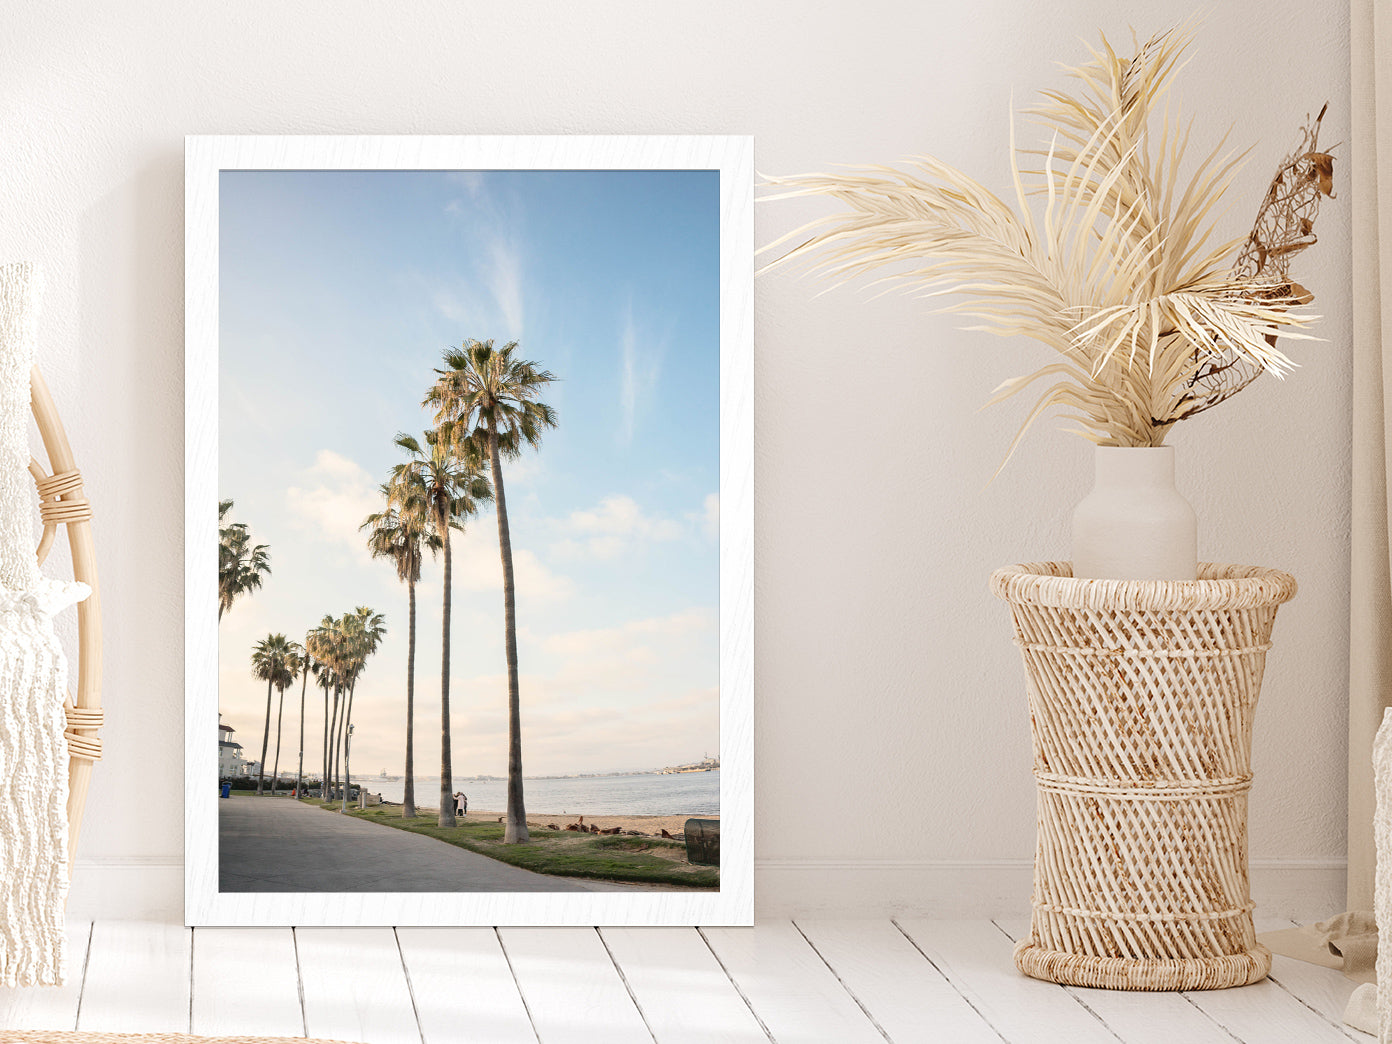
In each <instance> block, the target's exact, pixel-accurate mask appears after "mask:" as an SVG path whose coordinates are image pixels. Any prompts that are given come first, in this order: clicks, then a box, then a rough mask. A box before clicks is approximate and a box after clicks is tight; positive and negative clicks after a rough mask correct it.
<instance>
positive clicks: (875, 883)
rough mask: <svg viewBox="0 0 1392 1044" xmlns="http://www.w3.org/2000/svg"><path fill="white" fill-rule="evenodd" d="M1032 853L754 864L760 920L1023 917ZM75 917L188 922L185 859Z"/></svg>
mask: <svg viewBox="0 0 1392 1044" xmlns="http://www.w3.org/2000/svg"><path fill="white" fill-rule="evenodd" d="M1345 872H1346V864H1345V862H1344V861H1343V860H1341V859H1338V860H1335V859H1328V860H1311V859H1255V860H1253V861H1252V898H1253V899H1254V900H1255V901H1256V903H1257V915H1258V916H1259V917H1283V918H1292V919H1294V920H1299V921H1311V920H1319V919H1321V918H1324V917H1328V916H1329V915H1331V914H1333V913H1338V912H1339V911H1341V910H1343V909H1344V901H1345V900H1344V877H1345ZM1033 874H1034V867H1033V864H1032V863H1030V862H1029V861H1028V860H1014V859H998V860H960V861H958V860H934V861H921V860H894V859H864V860H810V859H808V860H793V859H761V860H757V861H756V862H755V864H754V887H755V893H754V894H755V900H754V902H755V913H756V916H757V917H760V918H773V917H806V916H818V915H820V916H846V917H871V916H878V917H896V916H918V917H943V918H966V917H1023V916H1027V915H1028V914H1029V898H1030V890H1031V886H1032V881H1033ZM68 916H69V917H70V918H72V919H74V920H118V921H165V922H171V921H172V922H175V923H183V920H184V865H183V863H181V862H176V861H172V860H168V859H79V860H78V861H77V865H76V867H75V869H74V873H73V882H72V888H71V890H70V892H69V895H68Z"/></svg>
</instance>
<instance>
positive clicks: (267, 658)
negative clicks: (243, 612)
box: [251, 634, 295, 794]
mask: <svg viewBox="0 0 1392 1044" xmlns="http://www.w3.org/2000/svg"><path fill="white" fill-rule="evenodd" d="M290 645H291V643H290V642H289V641H288V640H287V639H286V637H285V635H283V634H268V635H267V636H266V637H265V638H263V639H261V641H259V642H257V643H256V647H255V648H254V649H253V650H252V653H251V673H252V674H253V675H254V676H255V677H257V678H259V679H260V680H261V681H263V682H265V683H266V729H265V731H264V732H263V733H262V734H261V764H260V765H258V766H257V769H256V793H257V794H261V793H262V791H263V790H264V787H265V782H266V748H267V747H268V746H269V744H270V741H271V690H272V689H273V688H275V687H277V686H279V688H280V690H281V692H282V693H284V691H285V687H286V686H287V685H289V684H290V682H291V681H293V680H294V677H295V676H294V675H293V674H291V673H290V657H291V656H293V655H294V653H292V652H291V649H290ZM272 786H274V784H272Z"/></svg>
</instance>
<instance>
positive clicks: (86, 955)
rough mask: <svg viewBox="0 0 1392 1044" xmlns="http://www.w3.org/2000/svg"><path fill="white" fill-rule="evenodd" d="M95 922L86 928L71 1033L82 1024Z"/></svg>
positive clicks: (95, 927)
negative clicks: (75, 1009) (85, 943)
mask: <svg viewBox="0 0 1392 1044" xmlns="http://www.w3.org/2000/svg"><path fill="white" fill-rule="evenodd" d="M96 931H97V922H96V921H93V922H92V923H91V924H89V925H88V926H87V946H86V948H85V949H84V950H83V951H82V982H81V984H80V985H79V986H78V988H77V1011H76V1013H75V1014H74V1015H73V1032H74V1033H76V1032H77V1027H78V1025H79V1024H80V1023H81V1022H82V995H83V994H84V993H86V992H87V966H88V965H89V964H91V963H92V936H93V935H95V934H96Z"/></svg>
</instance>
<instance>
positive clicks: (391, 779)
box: [372, 769, 402, 783]
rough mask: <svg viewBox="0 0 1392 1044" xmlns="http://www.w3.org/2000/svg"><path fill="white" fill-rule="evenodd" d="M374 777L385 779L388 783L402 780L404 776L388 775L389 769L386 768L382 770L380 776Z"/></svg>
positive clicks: (374, 777) (375, 777)
mask: <svg viewBox="0 0 1392 1044" xmlns="http://www.w3.org/2000/svg"><path fill="white" fill-rule="evenodd" d="M372 778H373V779H385V780H386V781H387V782H388V783H399V782H401V778H402V777H400V776H388V775H387V770H386V769H383V770H382V774H381V775H380V776H373V777H372Z"/></svg>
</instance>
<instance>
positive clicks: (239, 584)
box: [218, 500, 271, 620]
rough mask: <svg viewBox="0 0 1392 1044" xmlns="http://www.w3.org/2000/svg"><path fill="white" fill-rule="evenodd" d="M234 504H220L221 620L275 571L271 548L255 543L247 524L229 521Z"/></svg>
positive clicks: (219, 598) (219, 592)
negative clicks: (229, 513) (234, 604)
mask: <svg viewBox="0 0 1392 1044" xmlns="http://www.w3.org/2000/svg"><path fill="white" fill-rule="evenodd" d="M231 510H232V501H230V500H219V501H218V619H219V620H221V619H222V614H223V613H225V612H227V610H228V609H231V608H232V603H233V602H234V601H236V600H237V599H238V598H239V597H241V596H242V595H244V594H248V593H250V592H251V591H254V590H256V589H257V588H259V587H260V586H261V578H262V576H263V575H269V574H270V571H271V556H270V550H269V547H268V545H266V544H254V545H253V544H252V542H251V532H250V531H249V530H248V529H247V525H246V523H245V522H229V523H227V525H223V522H224V521H225V520H226V519H227V513H228V512H229V511H231Z"/></svg>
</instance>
